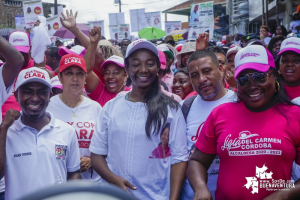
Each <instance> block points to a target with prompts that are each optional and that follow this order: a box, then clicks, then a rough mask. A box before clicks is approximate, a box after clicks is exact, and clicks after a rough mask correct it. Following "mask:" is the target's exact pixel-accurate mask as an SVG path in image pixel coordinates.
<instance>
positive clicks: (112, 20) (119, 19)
mask: <svg viewBox="0 0 300 200" xmlns="http://www.w3.org/2000/svg"><path fill="white" fill-rule="evenodd" d="M108 17H109V25H110V26H112V25H119V24H125V17H124V13H109V14H108Z"/></svg>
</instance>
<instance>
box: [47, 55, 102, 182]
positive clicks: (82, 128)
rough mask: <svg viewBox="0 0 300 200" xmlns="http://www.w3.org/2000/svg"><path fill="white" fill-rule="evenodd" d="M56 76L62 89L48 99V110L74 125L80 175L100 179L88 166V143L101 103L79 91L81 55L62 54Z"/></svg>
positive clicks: (82, 68)
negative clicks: (59, 92) (78, 151)
mask: <svg viewBox="0 0 300 200" xmlns="http://www.w3.org/2000/svg"><path fill="white" fill-rule="evenodd" d="M58 78H59V80H60V82H61V83H62V85H63V92H62V93H61V94H59V95H56V96H53V97H52V98H51V99H50V103H49V106H48V111H50V112H51V113H52V114H53V115H54V116H55V117H56V118H57V119H60V120H62V121H64V122H66V123H68V124H70V125H71V126H73V127H74V128H75V130H76V135H77V138H78V143H79V148H80V172H81V177H82V179H91V180H93V181H95V182H100V181H101V177H100V176H99V175H98V174H97V173H96V172H95V171H94V170H93V168H92V167H91V158H90V151H89V146H90V142H91V138H92V136H93V133H94V128H95V124H96V119H97V118H98V116H99V115H100V113H101V111H102V107H101V106H100V105H99V104H98V103H97V102H95V101H93V100H90V99H89V98H87V97H85V96H83V95H82V92H83V90H82V88H83V87H84V83H85V80H86V66H85V62H84V59H83V58H82V57H80V56H78V55H76V54H67V55H65V56H63V57H62V58H61V61H60V64H59V74H58Z"/></svg>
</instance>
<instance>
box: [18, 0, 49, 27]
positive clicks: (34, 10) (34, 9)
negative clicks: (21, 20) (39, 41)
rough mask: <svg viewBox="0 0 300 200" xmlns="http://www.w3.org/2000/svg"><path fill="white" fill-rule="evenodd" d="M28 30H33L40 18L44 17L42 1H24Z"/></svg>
mask: <svg viewBox="0 0 300 200" xmlns="http://www.w3.org/2000/svg"><path fill="white" fill-rule="evenodd" d="M23 12H24V17H25V25H26V28H33V27H34V23H35V22H36V21H37V20H38V17H39V16H44V12H43V5H42V1H41V0H38V1H23Z"/></svg>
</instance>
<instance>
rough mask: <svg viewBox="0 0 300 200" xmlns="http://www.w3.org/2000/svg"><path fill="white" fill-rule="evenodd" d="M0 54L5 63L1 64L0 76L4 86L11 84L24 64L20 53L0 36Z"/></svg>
mask: <svg viewBox="0 0 300 200" xmlns="http://www.w3.org/2000/svg"><path fill="white" fill-rule="evenodd" d="M0 54H1V56H2V57H3V58H4V59H5V61H6V63H5V64H4V65H3V66H2V67H3V71H2V76H3V81H4V83H5V86H6V87H9V86H11V85H12V84H13V83H14V80H15V79H16V77H17V76H18V74H19V72H20V69H21V67H22V66H23V64H24V58H23V56H22V54H21V53H20V52H19V51H18V50H16V49H15V48H14V47H13V46H11V45H10V44H9V43H8V41H6V40H5V39H4V38H3V37H1V36H0Z"/></svg>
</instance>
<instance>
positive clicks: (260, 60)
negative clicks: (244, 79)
mask: <svg viewBox="0 0 300 200" xmlns="http://www.w3.org/2000/svg"><path fill="white" fill-rule="evenodd" d="M234 63H235V74H234V78H237V77H238V75H239V74H240V73H241V72H242V71H243V70H245V69H254V70H257V71H259V72H267V71H268V70H269V69H270V67H272V68H274V69H276V68H275V62H274V58H273V56H272V54H271V53H270V51H269V50H267V49H266V48H265V47H263V46H260V45H251V46H248V47H245V48H242V49H241V50H239V51H238V52H237V54H236V55H235V58H234Z"/></svg>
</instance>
